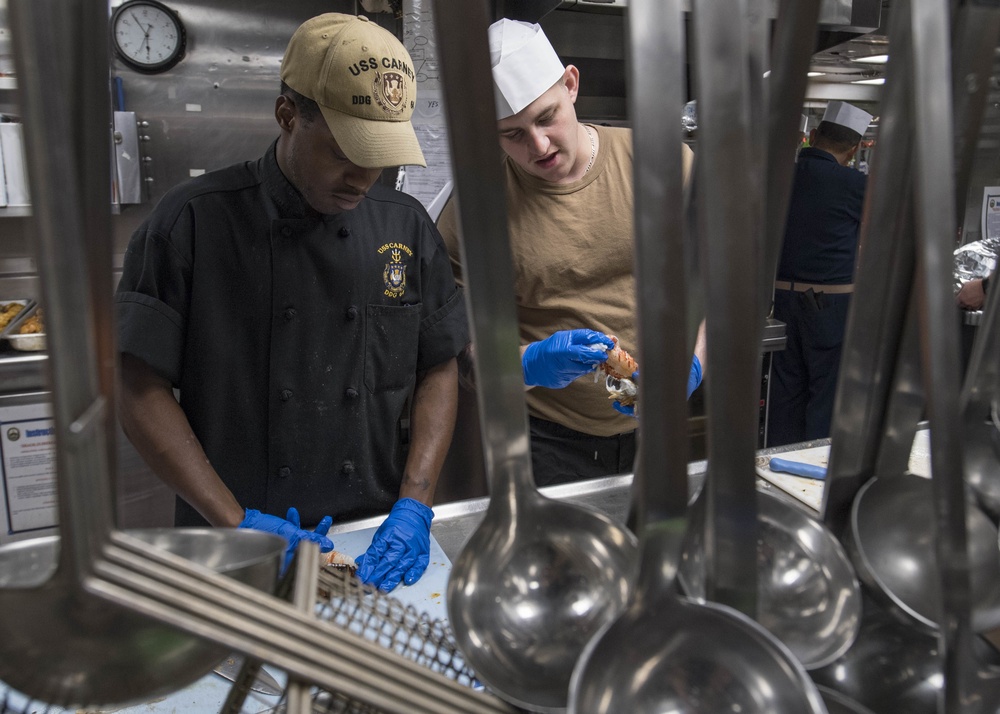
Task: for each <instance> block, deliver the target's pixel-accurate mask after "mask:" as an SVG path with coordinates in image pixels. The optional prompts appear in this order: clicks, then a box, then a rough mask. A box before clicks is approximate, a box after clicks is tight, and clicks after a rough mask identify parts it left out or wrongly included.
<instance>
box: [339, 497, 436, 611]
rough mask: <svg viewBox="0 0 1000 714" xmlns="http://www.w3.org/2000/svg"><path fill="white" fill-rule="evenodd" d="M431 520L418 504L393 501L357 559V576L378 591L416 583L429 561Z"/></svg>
mask: <svg viewBox="0 0 1000 714" xmlns="http://www.w3.org/2000/svg"><path fill="white" fill-rule="evenodd" d="M433 518H434V511H432V510H431V509H430V507H428V506H425V505H424V504H423V503H421V502H420V501H417V500H415V499H412V498H401V499H399V500H398V501H396V505H394V506H393V507H392V510H391V511H389V515H388V516H387V517H386V519H385V521H383V522H382V525H381V526H379V527H378V530H377V531H375V536H374V537H373V538H372V544H371V545H370V546H368V550H367V551H365V554H364V555H362V556H361V557H360V558H358V561H357V564H358V573H357V575H358V577H359V578H361V580H362V581H363V582H365V583H368V584H369V585H374V586H375V587H377V588H378V589H379V590H381V591H382V592H391V591H392V590H393V589H394V588H395V587H396V586H397V585H399V581H400V580H402V581H403V582H404V583H406V584H407V585H413V583H415V582H417V581H418V580H420V576H421V575H423V574H424V571H425V570H426V569H427V563H428V562H429V561H430V555H431V519H433Z"/></svg>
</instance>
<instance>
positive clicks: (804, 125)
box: [799, 114, 809, 134]
mask: <svg viewBox="0 0 1000 714" xmlns="http://www.w3.org/2000/svg"><path fill="white" fill-rule="evenodd" d="M799 132H800V133H802V134H808V133H809V117H807V116H806V115H805V114H803V115H802V118H801V119H800V120H799Z"/></svg>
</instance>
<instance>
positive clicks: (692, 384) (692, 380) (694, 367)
mask: <svg viewBox="0 0 1000 714" xmlns="http://www.w3.org/2000/svg"><path fill="white" fill-rule="evenodd" d="M609 379H610V377H609ZM632 382H633V383H635V384H638V383H639V371H638V370H636V371H635V372H633V373H632ZM700 385H701V360H700V359H698V355H694V356H693V357H692V358H691V371H690V373H688V383H687V398H688V399H690V398H691V395H692V394H693V393H694V390H696V389H697V388H698V387H699V386H700ZM609 391H610V388H609ZM627 401H629V402H630V403H628V404H624V403H622V402H621V401H620V400H617V399H616V400H615V401H614V402H612V404H611V406H612V407H614V410H615V411H616V412H619V413H621V414H624V415H625V416H630V417H634V416H635V415H636V414H635V398H634V397H632V398H631V399H629V400H627Z"/></svg>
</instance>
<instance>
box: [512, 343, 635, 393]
mask: <svg viewBox="0 0 1000 714" xmlns="http://www.w3.org/2000/svg"><path fill="white" fill-rule="evenodd" d="M614 346H615V343H614V342H613V341H612V340H611V338H610V337H608V336H607V335H605V334H604V333H603V332H597V331H596V330H587V329H577V330H560V331H559V332H555V333H553V334H552V335H551V336H549V337H546V338H545V339H544V340H541V341H540V342H532V343H531V344H530V345H528V347H527V349H525V351H524V354H523V355H521V367H522V368H523V369H524V383H525V384H526V385H528V386H529V387H548V388H550V389H562V388H563V387H565V386H567V385H569V384H570V383H572V382H573V381H574V380H576V379H577V378H579V377H582V376H583V375H585V374H590V373H591V372H592V371H593V369H594V365H596V364H600V363H602V362H604V361H605V360H606V359H607V358H608V350H609V349H611V348H613V347H614Z"/></svg>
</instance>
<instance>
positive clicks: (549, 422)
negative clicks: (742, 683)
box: [438, 20, 704, 486]
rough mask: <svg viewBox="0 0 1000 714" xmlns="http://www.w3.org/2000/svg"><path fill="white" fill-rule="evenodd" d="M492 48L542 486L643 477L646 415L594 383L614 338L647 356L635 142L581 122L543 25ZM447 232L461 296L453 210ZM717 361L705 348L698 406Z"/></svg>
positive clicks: (514, 29)
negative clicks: (638, 453)
mask: <svg viewBox="0 0 1000 714" xmlns="http://www.w3.org/2000/svg"><path fill="white" fill-rule="evenodd" d="M489 39H490V53H491V59H492V65H493V80H494V85H495V87H494V89H495V96H496V102H497V117H498V119H499V121H498V129H499V132H500V143H501V147H502V148H503V150H504V152H505V156H504V160H503V162H504V174H505V182H506V193H507V215H508V233H509V237H510V242H511V253H512V257H513V263H514V281H515V282H514V293H515V299H516V302H517V309H518V316H519V321H520V331H521V344H522V346H521V354H522V366H523V368H524V376H525V384H526V385H527V386H528V387H529V388H530V389H529V391H528V393H527V402H528V411H529V416H530V427H531V453H532V470H533V472H534V476H535V481H536V483H537V484H538V485H540V486H543V485H550V484H555V483H565V482H569V481H576V480H580V479H584V478H595V477H599V476H607V475H609V474H619V473H627V472H631V471H632V468H633V462H634V459H635V427H636V421H635V419H634V418H633V417H634V414H631V413H629V412H630V408H626V407H621V406H620V405H616V403H613V402H612V401H611V400H610V399H609V398H608V392H607V391H606V389H605V387H604V379H603V374H601V378H600V379H597V378H595V376H594V375H595V366H596V365H597V364H598V363H600V362H603V361H604V360H606V359H607V349H608V348H609V347H611V346H612V345H613V343H612V341H611V339H610V337H609V336H610V335H614V336H615V337H617V339H618V340H619V343H620V345H621V346H622V347H623V348H624V349H625V350H627V351H630V352H633V353H634V352H635V351H636V346H637V345H636V337H637V335H636V319H635V318H636V315H635V312H636V310H635V280H634V277H633V273H632V270H633V227H632V226H633V216H632V212H633V194H632V133H631V131H630V130H628V129H624V128H614V127H605V126H596V125H593V124H582V123H580V122H579V121H578V120H577V116H576V109H575V107H574V104H575V102H576V97H577V93H578V92H579V87H580V72H579V70H578V69H577V68H576V67H574V66H573V65H568V66H565V67H564V66H563V64H562V62H561V61H560V60H559V58H558V56H557V55H556V53H555V50H554V49H553V48H552V46H551V44H549V41H548V39H547V38H546V37H545V33H544V32H542V29H541V27H539V26H538V25H533V24H529V23H524V22H515V21H512V20H500V21H498V22H496V23H494V24H493V25H491V26H490V30H489ZM683 150H684V152H685V156H684V158H685V175H686V174H687V172H688V170H689V169H690V163H691V151H690V149H688V148H687V147H683ZM438 228H439V230H440V231H441V234H442V236H443V237H444V240H445V243H446V244H447V246H448V250H449V253H450V255H451V259H452V266H453V268H454V270H455V275H456V277H457V278H458V280H459V282H461V281H462V274H461V259H460V256H459V245H458V225H457V217H456V213H455V205H454V202H453V201H449V203H448V205H446V206H445V208H444V211H443V212H442V214H441V217H440V219H439V221H438ZM680 259H681V257H680V256H678V260H680ZM703 359H704V339H703V338H702V339H699V343H698V346H697V348H696V351H695V358H694V360H693V364H692V369H691V376H690V379H689V383H688V394H689V395H690V393H691V392H692V391H693V390H694V389H695V388H696V387H697V386H698V384H699V383H700V381H701V361H702V360H703ZM595 382H596V383H595ZM616 409H617V410H618V411H616ZM618 412H622V413H618Z"/></svg>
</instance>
